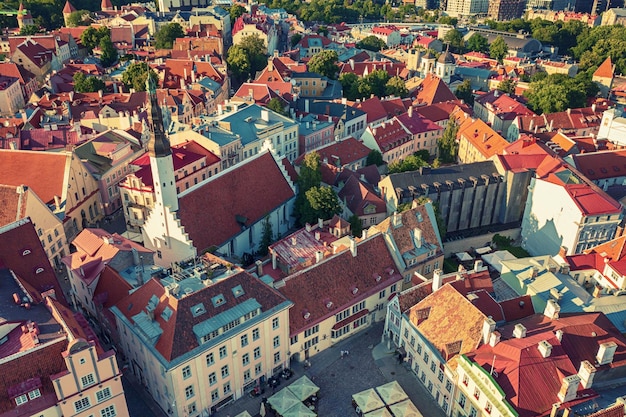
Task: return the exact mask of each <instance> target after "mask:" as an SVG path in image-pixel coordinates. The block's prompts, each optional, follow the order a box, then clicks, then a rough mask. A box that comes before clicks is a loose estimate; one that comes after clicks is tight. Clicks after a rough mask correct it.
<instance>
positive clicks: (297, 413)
mask: <svg viewBox="0 0 626 417" xmlns="http://www.w3.org/2000/svg"><path fill="white" fill-rule="evenodd" d="M280 415H281V416H283V417H317V414H315V412H314V411H312V410H310V409H309V408H308V407H307V406H306V405H304V404H302V403H298V404H296V405H295V406H293V407H291V408H290V409H289V410H287V411H285V412H284V413H280Z"/></svg>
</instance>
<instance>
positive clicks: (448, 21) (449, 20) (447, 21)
mask: <svg viewBox="0 0 626 417" xmlns="http://www.w3.org/2000/svg"><path fill="white" fill-rule="evenodd" d="M438 23H441V24H442V25H450V26H456V25H457V23H459V19H457V18H456V17H450V16H441V17H440V18H439V20H438Z"/></svg>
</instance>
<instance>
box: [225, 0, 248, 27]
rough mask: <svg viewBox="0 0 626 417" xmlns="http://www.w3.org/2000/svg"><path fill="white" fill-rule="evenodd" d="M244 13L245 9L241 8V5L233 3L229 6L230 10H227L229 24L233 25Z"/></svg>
mask: <svg viewBox="0 0 626 417" xmlns="http://www.w3.org/2000/svg"><path fill="white" fill-rule="evenodd" d="M245 12H246V8H245V7H243V6H242V5H241V4H237V3H235V4H233V5H232V6H230V8H229V9H228V13H229V14H230V24H231V25H232V24H233V23H235V21H236V20H237V19H238V18H239V16H241V15H242V14H244V13H245Z"/></svg>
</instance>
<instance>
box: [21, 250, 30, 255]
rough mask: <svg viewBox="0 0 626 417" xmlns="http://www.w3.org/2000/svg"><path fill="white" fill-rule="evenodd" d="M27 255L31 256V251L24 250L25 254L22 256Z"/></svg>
mask: <svg viewBox="0 0 626 417" xmlns="http://www.w3.org/2000/svg"><path fill="white" fill-rule="evenodd" d="M26 255H30V249H24V252H22V256H26Z"/></svg>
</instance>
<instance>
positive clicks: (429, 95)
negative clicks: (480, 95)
mask: <svg viewBox="0 0 626 417" xmlns="http://www.w3.org/2000/svg"><path fill="white" fill-rule="evenodd" d="M452 100H457V97H456V96H455V95H454V93H453V92H452V91H451V90H450V88H448V86H447V85H446V83H444V82H443V80H442V79H441V78H439V77H437V76H436V75H433V74H428V75H427V76H426V78H424V81H423V82H422V83H421V84H420V86H419V88H418V93H417V97H416V101H417V104H421V105H423V104H434V103H441V102H444V101H452Z"/></svg>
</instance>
